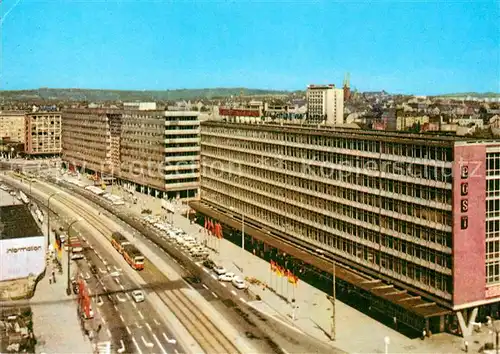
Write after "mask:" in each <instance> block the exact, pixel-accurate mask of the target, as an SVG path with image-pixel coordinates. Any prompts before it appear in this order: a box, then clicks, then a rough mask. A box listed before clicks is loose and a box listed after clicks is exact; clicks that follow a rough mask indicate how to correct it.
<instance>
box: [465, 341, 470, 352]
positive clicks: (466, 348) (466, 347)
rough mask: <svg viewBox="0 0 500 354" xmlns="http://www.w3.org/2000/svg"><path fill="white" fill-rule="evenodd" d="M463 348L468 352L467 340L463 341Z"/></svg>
mask: <svg viewBox="0 0 500 354" xmlns="http://www.w3.org/2000/svg"><path fill="white" fill-rule="evenodd" d="M464 349H465V352H466V353H468V352H469V342H467V341H465V342H464Z"/></svg>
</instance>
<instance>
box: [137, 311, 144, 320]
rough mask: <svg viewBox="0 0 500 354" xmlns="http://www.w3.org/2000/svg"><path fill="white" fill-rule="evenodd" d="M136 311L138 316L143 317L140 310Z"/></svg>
mask: <svg viewBox="0 0 500 354" xmlns="http://www.w3.org/2000/svg"><path fill="white" fill-rule="evenodd" d="M137 313H138V314H139V316H141V319H144V316H143V315H142V312H141V311H137Z"/></svg>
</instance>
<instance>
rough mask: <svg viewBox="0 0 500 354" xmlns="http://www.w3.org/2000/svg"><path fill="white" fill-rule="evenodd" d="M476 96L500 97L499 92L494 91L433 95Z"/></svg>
mask: <svg viewBox="0 0 500 354" xmlns="http://www.w3.org/2000/svg"><path fill="white" fill-rule="evenodd" d="M467 96H470V97H477V98H498V97H500V93H495V92H483V93H477V92H460V93H446V94H444V95H437V96H435V97H467Z"/></svg>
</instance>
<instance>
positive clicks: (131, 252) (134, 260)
mask: <svg viewBox="0 0 500 354" xmlns="http://www.w3.org/2000/svg"><path fill="white" fill-rule="evenodd" d="M123 258H125V260H126V261H127V263H128V264H129V265H130V266H131V267H132V268H133V269H135V270H143V269H144V256H143V255H142V253H141V251H139V250H138V249H137V248H136V247H135V246H134V245H130V244H129V245H125V246H124V247H123Z"/></svg>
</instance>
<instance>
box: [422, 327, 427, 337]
mask: <svg viewBox="0 0 500 354" xmlns="http://www.w3.org/2000/svg"><path fill="white" fill-rule="evenodd" d="M426 336H427V331H426V330H425V328H424V329H423V331H422V340H424V339H425V337H426Z"/></svg>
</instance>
